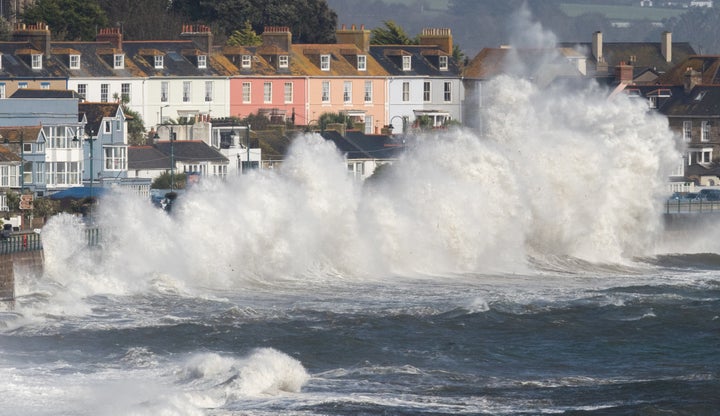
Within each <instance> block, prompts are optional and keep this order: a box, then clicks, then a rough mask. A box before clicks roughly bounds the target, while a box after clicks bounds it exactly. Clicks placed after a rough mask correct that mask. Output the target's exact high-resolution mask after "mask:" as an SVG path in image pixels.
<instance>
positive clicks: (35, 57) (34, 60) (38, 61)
mask: <svg viewBox="0 0 720 416" xmlns="http://www.w3.org/2000/svg"><path fill="white" fill-rule="evenodd" d="M30 61H31V64H32V69H42V55H41V54H38V53H34V54H32V55H30Z"/></svg>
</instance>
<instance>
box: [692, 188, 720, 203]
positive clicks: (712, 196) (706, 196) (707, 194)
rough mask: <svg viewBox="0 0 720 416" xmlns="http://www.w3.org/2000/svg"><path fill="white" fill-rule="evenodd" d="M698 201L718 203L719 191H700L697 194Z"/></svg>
mask: <svg viewBox="0 0 720 416" xmlns="http://www.w3.org/2000/svg"><path fill="white" fill-rule="evenodd" d="M697 199H698V200H699V201H720V189H702V190H700V192H698V196H697Z"/></svg>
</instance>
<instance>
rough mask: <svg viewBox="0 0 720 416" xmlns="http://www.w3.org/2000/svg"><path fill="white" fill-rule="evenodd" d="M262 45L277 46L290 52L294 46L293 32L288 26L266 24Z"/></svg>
mask: <svg viewBox="0 0 720 416" xmlns="http://www.w3.org/2000/svg"><path fill="white" fill-rule="evenodd" d="M262 46H277V47H278V48H280V49H282V50H284V51H286V52H289V51H290V46H292V33H290V28H289V27H287V26H265V29H264V30H263V33H262Z"/></svg>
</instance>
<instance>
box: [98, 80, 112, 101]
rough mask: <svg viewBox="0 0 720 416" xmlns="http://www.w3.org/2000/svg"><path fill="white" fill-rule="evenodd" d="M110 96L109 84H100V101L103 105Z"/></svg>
mask: <svg viewBox="0 0 720 416" xmlns="http://www.w3.org/2000/svg"><path fill="white" fill-rule="evenodd" d="M109 95H110V84H100V101H101V102H103V103H106V102H108V97H109Z"/></svg>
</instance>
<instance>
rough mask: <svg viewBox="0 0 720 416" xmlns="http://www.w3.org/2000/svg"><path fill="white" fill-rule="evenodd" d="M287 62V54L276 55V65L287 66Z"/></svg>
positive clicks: (288, 60) (288, 59)
mask: <svg viewBox="0 0 720 416" xmlns="http://www.w3.org/2000/svg"><path fill="white" fill-rule="evenodd" d="M289 62H290V58H289V57H288V56H287V55H280V56H278V67H279V68H287V67H288V64H289Z"/></svg>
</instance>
